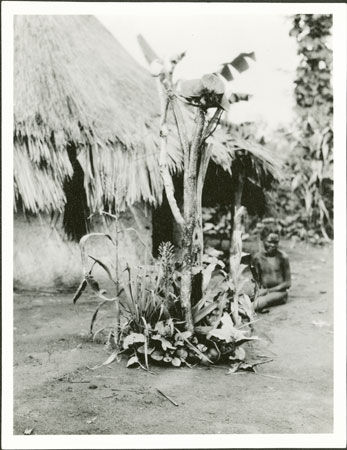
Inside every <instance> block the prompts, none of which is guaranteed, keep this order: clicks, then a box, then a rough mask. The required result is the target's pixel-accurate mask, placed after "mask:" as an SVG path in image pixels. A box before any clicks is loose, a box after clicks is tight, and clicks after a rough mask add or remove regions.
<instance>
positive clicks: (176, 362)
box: [171, 357, 181, 367]
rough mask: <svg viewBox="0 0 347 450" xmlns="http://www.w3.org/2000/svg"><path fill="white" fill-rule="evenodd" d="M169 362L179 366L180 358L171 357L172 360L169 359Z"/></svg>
mask: <svg viewBox="0 0 347 450" xmlns="http://www.w3.org/2000/svg"><path fill="white" fill-rule="evenodd" d="M171 364H172V365H173V366H175V367H179V366H180V365H181V360H180V358H176V357H175V358H173V359H172V361H171Z"/></svg>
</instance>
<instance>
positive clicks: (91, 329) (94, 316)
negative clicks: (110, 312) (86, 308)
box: [89, 301, 107, 334]
mask: <svg viewBox="0 0 347 450" xmlns="http://www.w3.org/2000/svg"><path fill="white" fill-rule="evenodd" d="M105 303H107V301H103V302H101V303H99V305H98V306H97V308H96V310H95V311H94V314H93V317H92V320H91V322H90V327H89V331H90V333H91V334H93V327H94V322H95V320H96V318H97V315H98V312H99V309H100V308H101V307H102V306H103V305H104V304H105Z"/></svg>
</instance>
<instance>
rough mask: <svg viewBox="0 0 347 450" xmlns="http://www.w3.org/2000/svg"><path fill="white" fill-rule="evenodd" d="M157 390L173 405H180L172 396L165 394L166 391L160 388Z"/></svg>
mask: <svg viewBox="0 0 347 450" xmlns="http://www.w3.org/2000/svg"><path fill="white" fill-rule="evenodd" d="M157 391H158V392H159V394H161V395H162V396H163V397H165V398H166V399H167V400H169V402H171V403H172V404H173V405H175V406H178V403H176V402H175V401H174V400H172V398H170V397H169V396H168V395H166V394H164V392H162V391H161V390H159V389H157Z"/></svg>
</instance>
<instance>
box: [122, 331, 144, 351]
mask: <svg viewBox="0 0 347 450" xmlns="http://www.w3.org/2000/svg"><path fill="white" fill-rule="evenodd" d="M145 341H146V337H145V335H144V334H142V333H130V334H128V336H127V337H126V338H125V339H124V341H123V348H124V349H125V350H127V349H128V348H129V347H130V346H131V345H133V344H135V343H137V342H143V343H144V342H145Z"/></svg>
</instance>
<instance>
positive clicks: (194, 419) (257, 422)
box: [14, 243, 333, 435]
mask: <svg viewBox="0 0 347 450" xmlns="http://www.w3.org/2000/svg"><path fill="white" fill-rule="evenodd" d="M283 247H284V248H285V249H286V250H287V252H288V254H289V256H290V260H291V266H292V273H293V287H292V289H291V293H290V300H289V302H288V303H287V304H286V305H284V306H279V307H277V308H273V309H272V310H271V312H270V313H269V314H263V315H259V318H260V320H259V321H258V322H257V323H256V324H255V325H254V326H255V334H256V335H258V336H259V337H261V338H262V340H261V341H260V342H259V343H257V344H256V345H254V346H253V348H252V349H251V351H252V353H253V354H254V355H266V356H269V357H270V358H272V359H273V361H272V362H269V363H267V364H264V365H261V366H259V367H258V370H257V372H258V373H257V374H252V373H237V374H232V375H227V374H226V373H227V367H213V368H207V367H196V368H193V369H189V368H179V369H174V368H172V369H171V368H170V369H168V368H167V369H166V368H158V367H155V366H152V371H153V372H154V374H150V373H147V372H145V371H143V370H141V369H127V368H126V367H125V365H126V361H125V360H122V361H121V362H120V363H117V362H116V363H113V364H111V365H110V366H103V367H101V368H98V369H96V370H90V369H89V368H88V367H93V366H95V365H98V364H100V363H102V362H103V361H104V360H105V359H106V358H107V354H106V353H105V352H104V349H103V345H102V344H101V343H93V342H89V341H88V339H87V332H88V327H89V323H90V319H91V315H92V313H93V311H94V309H95V306H96V305H97V302H96V301H95V300H94V299H92V297H89V296H88V295H85V296H83V297H82V298H81V299H80V300H79V302H78V308H77V311H75V309H74V307H73V305H72V302H71V295H70V294H64V295H57V294H55V295H51V294H43V293H36V294H33V293H31V294H23V293H21V294H18V293H17V294H15V297H14V342H15V345H14V433H15V434H23V432H24V430H25V429H27V428H34V430H33V433H34V434H40V435H41V434H58V435H59V434H176V433H178V434H191V433H193V434H204V433H208V434H217V433H221V434H229V433H262V434H263V433H331V432H332V431H333V261H332V256H333V252H332V247H329V246H328V247H324V248H313V247H306V246H304V245H297V246H296V247H295V248H294V249H291V248H290V245H289V243H285V244H284V246H283ZM111 316H112V311H106V312H104V315H103V317H102V315H101V316H100V320H99V322H98V323H99V325H100V326H101V325H102V321H103V320H107V319H110V317H111ZM157 389H160V390H161V391H162V392H164V393H165V394H166V395H168V396H170V397H171V398H172V399H174V401H175V402H177V404H178V406H174V405H173V404H172V403H170V402H169V401H168V400H167V399H165V398H164V397H163V396H161V395H160V394H159V393H158V391H157Z"/></svg>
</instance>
